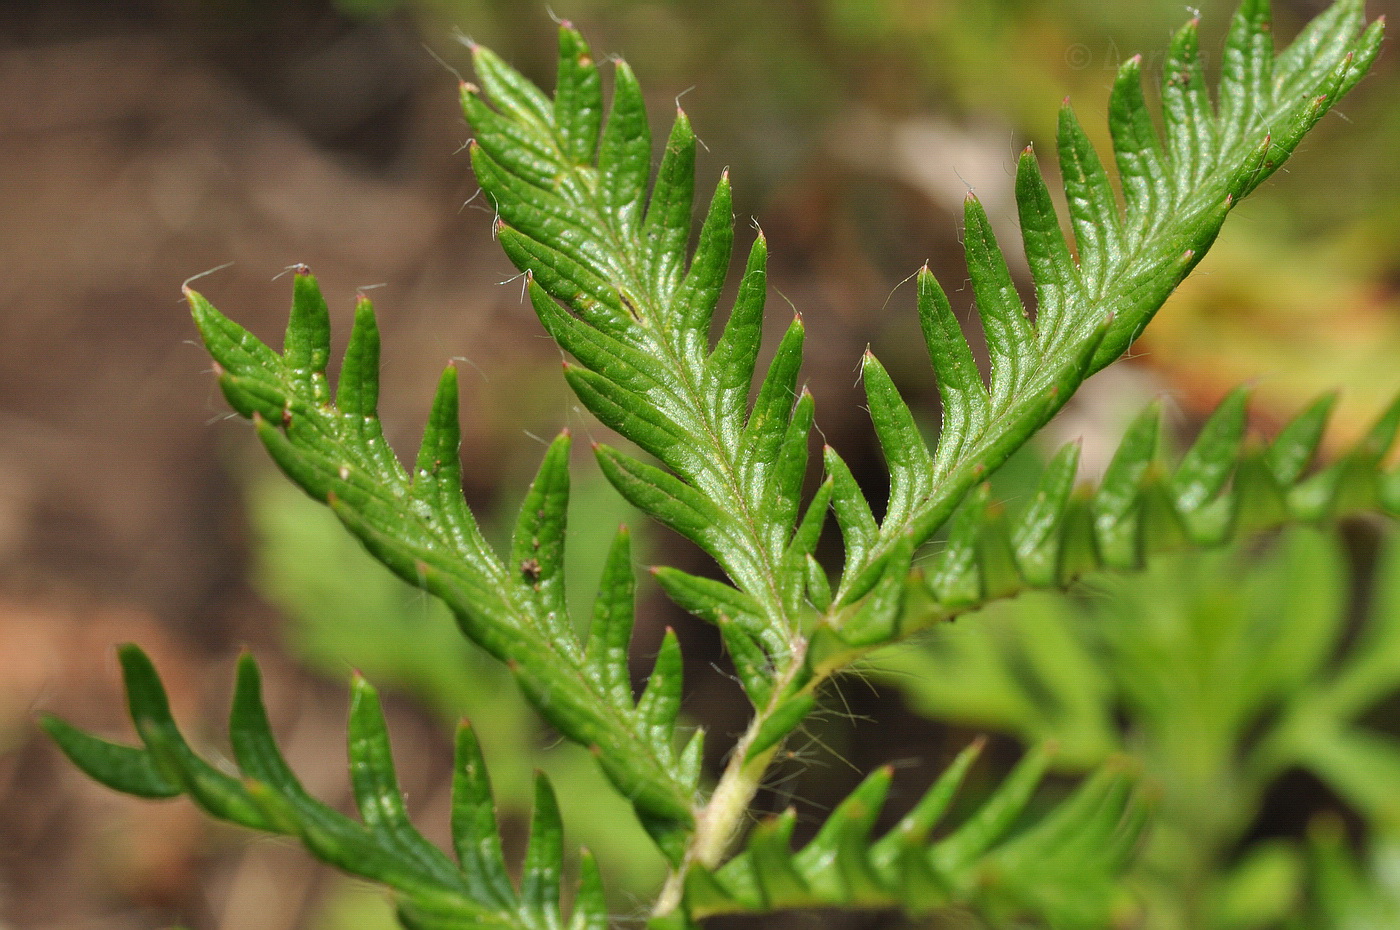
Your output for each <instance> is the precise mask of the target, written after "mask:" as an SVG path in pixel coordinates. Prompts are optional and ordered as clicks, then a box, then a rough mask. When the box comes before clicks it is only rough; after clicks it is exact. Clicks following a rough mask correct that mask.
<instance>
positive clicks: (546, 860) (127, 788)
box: [43, 646, 607, 930]
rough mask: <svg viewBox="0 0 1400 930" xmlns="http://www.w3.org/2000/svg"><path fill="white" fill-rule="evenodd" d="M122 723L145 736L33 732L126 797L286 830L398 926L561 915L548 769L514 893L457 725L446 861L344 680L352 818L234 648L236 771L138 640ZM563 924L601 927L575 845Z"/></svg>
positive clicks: (596, 889) (463, 928) (472, 745)
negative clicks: (188, 733) (273, 715)
mask: <svg viewBox="0 0 1400 930" xmlns="http://www.w3.org/2000/svg"><path fill="white" fill-rule="evenodd" d="M120 656H121V664H122V672H123V674H124V677H125V679H126V691H127V701H128V704H129V708H130V712H131V720H132V723H133V724H134V725H135V727H136V732H137V734H138V735H139V736H140V738H141V741H142V743H143V745H142V746H139V747H138V746H123V745H119V744H116V743H109V742H107V741H106V740H102V739H99V738H97V737H95V736H91V735H89V734H87V733H84V732H83V731H81V730H78V729H75V728H74V727H72V726H70V725H69V724H67V723H64V722H63V721H62V720H60V719H58V718H57V717H47V718H45V719H44V720H43V726H44V728H45V729H46V730H47V731H48V732H49V734H50V735H51V736H52V737H53V738H54V740H55V741H57V743H58V745H59V746H60V747H61V748H62V749H63V751H64V752H65V753H66V754H67V755H68V757H69V758H70V759H71V760H72V761H73V762H74V764H76V765H77V766H78V767H79V768H81V769H82V770H83V771H84V772H86V773H87V774H88V775H90V776H91V777H92V778H93V779H95V780H97V781H99V782H101V783H102V784H104V785H107V786H109V787H111V788H114V789H116V790H118V791H122V792H126V793H129V794H138V795H142V796H146V797H174V796H177V795H181V794H185V795H188V796H189V797H190V799H191V800H192V801H194V802H195V803H196V804H198V805H199V806H200V807H201V808H203V809H204V810H205V811H206V812H207V813H209V814H210V815H212V816H214V817H217V818H218V819H220V820H228V821H231V822H233V823H236V824H239V825H240V826H244V827H248V828H251V829H254V830H260V831H263V832H267V833H275V834H281V835H284V836H291V837H296V838H298V839H300V840H301V842H302V843H303V844H304V845H305V846H306V848H307V849H308V850H309V851H310V852H311V853H312V855H314V856H316V857H317V858H318V859H320V860H322V861H324V862H327V863H329V864H330V865H333V866H335V867H336V868H339V869H341V870H343V871H345V872H348V873H349V874H351V875H355V876H359V877H361V878H366V879H369V880H371V881H374V882H378V883H380V884H383V885H385V886H387V887H388V888H390V889H392V890H393V892H394V893H395V897H396V900H397V904H398V907H399V916H400V919H401V920H402V921H403V923H404V925H405V926H407V927H411V928H422V930H472V928H480V930H511V928H518V930H551V928H557V927H560V926H562V925H563V923H562V921H563V918H562V917H561V911H560V873H561V870H562V867H563V827H562V825H561V823H560V821H559V810H558V806H557V805H556V804H555V801H554V792H553V789H552V788H551V787H550V785H549V781H548V779H546V778H545V777H544V776H543V775H541V776H539V777H538V780H537V782H536V791H535V815H534V820H533V822H532V825H531V830H530V843H529V849H528V851H527V853H526V856H525V862H524V866H523V870H522V873H521V879H520V888H519V890H518V891H517V889H516V887H515V886H514V885H513V884H512V882H511V880H510V878H509V876H508V875H507V871H506V864H505V859H504V857H503V856H502V854H501V837H500V832H499V829H498V827H497V824H496V812H495V802H494V801H493V799H492V794H491V783H490V780H489V778H488V777H487V774H486V768H485V761H484V759H483V758H482V755H481V749H480V747H479V746H478V745H477V741H476V737H475V735H474V734H473V732H472V729H471V727H470V726H469V725H468V724H465V723H464V724H462V726H461V727H460V728H459V729H458V732H457V753H456V762H455V768H454V779H453V798H452V833H453V840H454V845H455V847H456V852H457V860H456V861H455V862H454V861H453V860H452V859H451V858H450V857H449V856H448V855H447V854H446V853H444V852H443V851H442V850H440V849H438V848H437V847H436V846H434V845H433V844H432V843H430V842H428V840H426V839H424V837H423V835H422V834H421V833H419V832H418V830H417V829H416V828H415V827H414V826H413V824H412V823H410V822H409V819H408V814H407V811H406V809H405V807H404V801H403V796H402V794H400V792H399V787H398V780H397V777H396V775H395V773H394V763H393V758H392V755H391V753H390V748H389V735H388V731H387V730H386V728H385V726H384V715H383V711H382V710H381V708H380V705H379V698H378V695H377V694H376V693H375V690H374V688H373V687H371V686H370V684H369V683H368V682H366V681H365V680H364V679H362V678H359V677H358V676H357V677H356V679H355V681H354V683H353V685H352V699H351V710H350V738H349V756H350V774H351V783H352V785H353V787H354V795H355V802H356V806H357V807H358V809H359V812H360V818H361V819H360V820H359V821H356V820H352V819H351V818H349V817H346V816H345V815H344V814H341V813H339V812H338V811H336V810H334V809H333V808H331V807H328V806H326V805H325V804H323V803H321V802H320V801H317V800H315V799H314V798H312V797H311V796H310V795H309V794H307V793H306V790H305V789H304V788H302V786H301V783H300V782H299V781H298V780H297V777H296V775H294V774H293V773H292V770H291V768H290V767H288V765H287V763H286V761H285V760H284V759H283V757H282V753H281V751H280V750H279V749H278V748H277V744H276V742H275V741H274V739H273V736H272V728H271V726H270V725H269V723H268V719H267V713H266V711H265V709H264V707H263V700H262V681H261V675H260V673H259V671H258V666H257V663H256V662H254V660H253V658H252V657H251V656H248V655H245V656H243V658H242V659H241V660H240V662H239V665H238V686H237V689H236V691H235V693H234V698H233V710H232V713H231V715H230V717H229V738H230V741H231V743H232V747H233V756H234V759H235V760H236V761H237V764H238V770H239V775H238V776H237V777H235V776H233V775H229V774H227V773H225V772H224V771H223V770H222V769H221V768H216V767H215V766H213V765H211V764H210V763H208V762H206V761H204V760H203V759H201V758H200V757H199V756H198V755H197V754H196V753H195V752H194V750H193V749H191V748H190V746H189V744H188V743H187V742H186V741H185V738H184V736H183V735H181V733H180V730H179V728H178V727H177V725H176V723H175V721H174V719H173V718H172V717H171V715H170V705H169V701H168V700H167V698H166V695H165V689H164V687H163V686H162V685H161V682H160V678H159V676H158V675H157V674H156V670H155V668H154V666H152V665H151V662H150V660H149V659H148V658H147V657H146V655H145V653H143V652H142V651H141V650H140V649H139V648H137V647H136V646H124V647H122V649H121V652H120ZM572 920H573V924H572V926H576V927H580V928H588V930H602V928H604V927H605V926H606V924H607V911H606V907H605V904H604V901H603V897H602V888H601V884H600V882H599V880H598V874H597V869H596V867H595V866H594V865H593V861H592V858H591V857H590V856H589V855H588V853H587V852H585V853H584V854H583V857H582V865H581V877H580V883H579V889H578V892H577V894H576V895H575V896H574V906H573V915H572Z"/></svg>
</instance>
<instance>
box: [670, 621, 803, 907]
mask: <svg viewBox="0 0 1400 930" xmlns="http://www.w3.org/2000/svg"><path fill="white" fill-rule="evenodd" d="M806 651H807V641H806V640H805V639H798V640H797V642H796V643H795V644H794V649H793V652H792V653H790V654H789V655H788V657H787V661H786V662H785V663H784V665H783V667H782V668H781V669H779V670H778V673H777V675H776V676H775V677H774V682H773V697H772V699H770V700H769V702H768V706H767V707H765V708H763V709H762V710H761V711H759V712H757V713H755V714H754V716H753V719H752V720H750V721H749V726H748V729H747V730H745V731H744V735H743V736H742V737H741V738H740V739H739V742H738V743H737V744H736V745H735V747H734V750H733V752H732V753H731V754H730V756H729V763H728V764H727V765H726V766H725V768H724V774H723V775H721V776H720V779H719V782H718V783H717V784H716V785H715V790H714V791H713V792H712V793H711V794H710V797H709V800H708V801H706V802H705V804H704V805H703V806H701V807H700V808H699V809H698V810H697V811H696V812H695V832H694V834H692V835H691V838H690V845H689V846H688V847H687V848H686V851H685V856H684V858H683V859H682V860H681V864H680V865H679V866H678V867H677V868H676V869H675V871H673V872H672V873H671V874H670V875H669V876H667V878H666V884H665V886H664V887H663V888H662V889H661V894H660V896H659V897H658V898H657V901H656V906H655V907H654V908H653V910H652V914H653V916H657V917H659V916H662V915H665V914H670V913H672V912H674V911H675V910H677V909H678V908H679V907H680V905H681V898H682V895H683V894H684V892H685V877H686V874H687V873H688V872H689V871H690V868H691V867H692V866H695V865H698V866H701V867H702V868H706V869H712V868H714V867H715V866H717V865H719V863H720V860H721V859H722V858H723V856H724V854H725V852H726V851H727V850H728V849H729V846H730V844H731V843H732V842H733V841H734V837H735V836H736V835H737V834H738V832H739V828H740V827H741V826H742V824H743V821H744V818H745V815H746V814H748V812H749V809H750V806H751V804H752V803H753V798H754V795H755V794H757V793H758V789H759V787H760V786H761V785H762V783H763V776H764V774H765V773H766V772H767V771H768V766H769V765H770V764H772V761H773V758H774V757H775V756H776V755H777V754H778V751H779V750H780V749H781V748H782V745H783V744H782V740H779V741H778V742H777V743H775V744H774V745H772V746H770V747H769V748H768V749H765V750H764V751H763V752H761V753H759V754H757V755H755V756H754V757H753V758H752V759H750V758H748V755H749V747H750V746H752V745H753V743H754V740H755V739H757V738H758V735H759V731H760V730H761V729H762V727H763V724H764V723H765V722H766V721H767V720H768V718H769V717H770V716H771V715H772V714H773V713H774V712H775V711H776V710H777V709H778V708H779V707H780V706H782V705H783V704H784V703H786V702H787V701H788V700H791V698H792V697H793V695H792V694H790V693H788V688H789V687H790V686H791V684H792V682H793V680H794V679H795V678H796V677H797V676H798V675H799V674H801V673H802V672H803V666H804V661H805V659H806ZM820 681H821V679H820V678H813V679H812V680H811V681H808V682H807V683H806V684H805V685H804V686H803V689H802V690H811V689H814V688H816V687H817V685H818V684H820Z"/></svg>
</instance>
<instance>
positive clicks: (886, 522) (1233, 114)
mask: <svg viewBox="0 0 1400 930" xmlns="http://www.w3.org/2000/svg"><path fill="white" fill-rule="evenodd" d="M1197 25H1198V24H1197V22H1196V21H1195V20H1192V21H1191V22H1190V23H1188V24H1187V25H1186V26H1185V27H1184V28H1183V29H1182V30H1181V31H1180V32H1179V33H1178V34H1177V36H1176V38H1175V40H1174V41H1173V43H1172V46H1171V50H1170V53H1169V55H1168V58H1167V67H1166V71H1165V74H1164V76H1163V80H1162V109H1163V116H1164V122H1165V138H1162V137H1160V136H1159V134H1158V131H1157V129H1156V127H1155V122H1154V118H1153V116H1152V114H1151V113H1150V112H1149V110H1148V108H1147V105H1146V103H1145V102H1144V94H1143V86H1142V81H1143V76H1142V60H1141V58H1140V57H1134V58H1132V59H1129V60H1128V61H1127V62H1126V63H1125V64H1124V65H1123V67H1122V68H1121V69H1120V71H1119V73H1118V77H1117V80H1116V82H1115V84H1114V87H1113V92H1112V97H1111V102H1110V107H1109V128H1110V130H1111V135H1112V139H1113V155H1114V160H1115V162H1116V167H1117V169H1118V176H1119V178H1120V179H1121V181H1122V196H1123V201H1124V204H1125V208H1124V209H1123V210H1121V211H1120V209H1119V206H1118V201H1117V198H1116V196H1115V194H1114V190H1113V188H1112V186H1111V185H1110V182H1109V180H1108V175H1107V173H1106V171H1105V170H1104V167H1103V165H1102V163H1101V162H1100V161H1099V157H1098V155H1097V153H1096V152H1095V151H1094V148H1093V146H1092V145H1091V143H1090V142H1089V140H1088V137H1087V136H1086V134H1085V133H1084V130H1083V129H1082V128H1081V127H1080V125H1079V122H1078V120H1077V119H1076V117H1075V115H1074V111H1073V110H1072V109H1071V108H1070V107H1069V105H1068V104H1066V105H1065V107H1064V108H1063V109H1062V110H1061V113H1060V132H1059V162H1060V174H1061V177H1062V180H1063V182H1064V186H1065V193H1066V196H1067V200H1068V203H1069V219H1070V225H1071V226H1072V228H1073V230H1074V236H1075V246H1076V252H1077V256H1074V257H1072V255H1071V251H1070V247H1069V244H1068V243H1067V242H1066V240H1065V238H1064V236H1063V234H1062V232H1061V230H1060V220H1059V217H1058V216H1057V214H1056V211H1055V208H1054V206H1053V202H1052V201H1051V198H1050V194H1049V190H1048V188H1047V186H1046V183H1045V180H1044V178H1043V177H1042V176H1041V172H1040V166H1039V163H1038V161H1037V159H1036V157H1035V154H1034V152H1033V151H1032V150H1031V149H1029V148H1028V149H1027V150H1026V151H1025V152H1024V153H1023V154H1022V156H1021V159H1020V162H1019V165H1018V167H1017V175H1016V201H1017V206H1018V210H1019V213H1020V220H1021V230H1022V239H1023V241H1024V244H1025V250H1026V256H1027V260H1028V262H1029V264H1030V268H1031V275H1032V278H1033V280H1034V283H1035V290H1036V298H1037V304H1038V306H1037V310H1036V314H1035V317H1034V320H1031V319H1030V317H1029V315H1028V313H1027V311H1026V308H1025V307H1024V306H1023V305H1022V303H1021V301H1020V298H1019V297H1018V296H1017V293H1016V290H1015V289H1014V288H1013V287H1012V284H1011V279H1010V276H1009V274H1008V272H1007V268H1006V261H1005V259H1004V258H1003V257H1002V254H1001V251H1000V249H999V247H998V246H997V243H996V241H995V237H994V236H993V234H992V231H991V226H990V224H989V222H988V220H987V216H986V213H985V211H984V210H983V209H982V206H981V204H980V203H979V202H978V201H977V199H976V197H974V196H971V195H970V196H969V197H968V200H967V204H966V211H965V243H966V253H967V265H968V273H969V275H970V277H971V280H972V290H973V294H974V297H975V300H976V305H977V312H978V316H979V318H980V320H981V325H982V330H983V334H984V335H985V337H986V344H987V349H988V353H989V355H990V359H991V376H990V379H989V380H990V383H989V384H987V385H985V386H984V385H983V383H982V380H981V378H980V376H979V375H978V373H977V370H976V368H975V367H974V366H973V365H972V359H971V355H970V353H969V352H968V351H967V349H966V347H965V344H964V342H963V339H962V333H961V330H960V328H959V325H958V322H957V320H956V317H955V316H954V314H953V311H952V308H951V306H950V304H949V301H948V299H947V297H946V296H945V294H944V293H943V290H942V289H941V288H940V287H939V286H938V283H937V282H936V281H935V280H934V278H933V276H932V275H931V274H930V273H928V271H927V269H925V270H924V271H923V272H922V273H921V274H920V276H919V288H918V299H919V314H920V318H921V320H922V322H923V326H924V334H925V338H926V340H927V342H928V348H929V354H930V357H931V358H932V360H933V366H934V369H935V371H936V373H937V375H938V380H939V387H940V390H941V393H942V399H943V428H942V431H941V433H940V434H939V437H938V442H937V444H936V447H935V449H934V450H933V451H932V452H928V451H925V450H924V444H923V441H922V439H921V438H919V437H918V436H917V435H916V434H912V433H911V432H910V431H909V430H908V429H907V428H899V427H898V424H901V423H904V422H907V421H908V420H909V415H908V411H907V408H905V407H904V404H903V402H902V401H901V400H900V399H899V397H898V394H897V393H896V392H895V391H894V389H893V387H892V386H891V385H890V384H889V380H888V377H887V376H886V375H885V374H884V371H883V369H882V368H881V367H880V365H879V363H878V362H877V361H875V359H874V358H873V356H869V355H867V357H866V363H865V376H866V385H867V395H868V397H869V399H870V408H871V412H872V416H873V417H875V420H876V429H877V432H878V433H879V435H880V441H881V444H882V446H883V447H884V451H885V456H886V458H887V460H888V461H889V462H890V467H891V472H892V477H893V479H894V480H893V481H892V487H891V492H890V500H889V504H888V507H887V511H886V514H885V517H884V519H883V521H882V522H881V524H880V526H879V529H878V532H877V534H876V536H875V538H874V539H873V540H872V539H871V538H870V532H869V530H868V528H866V527H865V526H863V525H860V521H859V520H858V521H857V523H856V524H852V523H851V521H850V520H847V519H842V520H841V525H842V529H843V531H844V532H845V534H846V538H847V540H848V547H847V548H848V558H847V562H846V566H845V570H844V573H843V576H842V582H841V585H840V588H839V590H838V592H837V595H836V597H837V603H838V605H850V604H854V603H855V602H856V601H857V600H858V599H859V598H861V597H863V596H865V595H866V594H867V593H868V592H869V591H870V590H871V589H872V588H873V587H875V586H876V585H877V584H878V583H879V580H880V578H882V577H883V576H884V575H885V573H886V569H885V565H884V562H885V561H886V560H887V559H890V558H891V556H892V553H893V552H894V550H895V549H896V548H897V547H898V546H900V545H901V540H902V539H903V537H905V536H906V535H907V534H911V533H912V534H913V536H914V540H915V542H916V544H917V543H922V542H924V541H925V540H927V539H928V538H929V537H930V536H931V535H932V534H933V533H934V532H935V531H937V530H938V529H939V528H940V527H942V526H943V525H944V523H945V522H946V521H947V520H948V519H949V517H950V516H951V515H952V513H953V511H954V510H955V509H957V507H958V506H959V505H960V504H961V503H962V501H963V500H964V498H965V497H966V496H967V495H968V493H969V492H970V491H971V489H972V488H974V487H975V486H976V484H977V483H978V482H979V481H981V480H982V479H983V478H984V477H985V476H986V475H988V474H989V473H990V472H991V471H993V470H994V469H996V468H997V467H998V466H1000V465H1001V463H1002V462H1004V461H1005V460H1006V458H1007V456H1009V455H1010V454H1011V453H1012V452H1013V451H1014V450H1015V449H1016V448H1018V447H1019V446H1020V445H1021V443H1023V442H1024V441H1025V440H1026V439H1027V438H1028V437H1029V436H1030V435H1032V434H1033V433H1034V432H1035V431H1036V430H1038V429H1039V428H1040V427H1041V426H1042V425H1044V423H1045V422H1046V421H1047V420H1048V419H1049V418H1050V417H1051V416H1052V415H1053V414H1054V413H1055V412H1056V411H1057V410H1058V409H1059V408H1060V407H1061V406H1062V405H1063V404H1064V402H1065V401H1066V400H1067V399H1068V398H1069V397H1070V395H1071V394H1073V393H1074V391H1075V389H1076V388H1077V387H1078V386H1079V384H1080V383H1081V382H1082V381H1083V380H1084V379H1085V378H1087V377H1088V376H1089V375H1091V374H1093V373H1094V372H1096V371H1098V370H1099V369H1101V368H1103V367H1104V366H1106V365H1108V364H1109V363H1111V362H1112V361H1114V360H1115V359H1117V358H1118V357H1119V356H1120V355H1122V353H1123V352H1124V351H1125V350H1126V349H1127V348H1128V346H1129V345H1130V344H1131V343H1132V341H1133V340H1134V339H1135V338H1136V337H1137V335H1138V334H1139V333H1140V332H1141V331H1142V330H1143V328H1144V327H1145V326H1146V325H1147V323H1148V321H1149V320H1151V318H1152V316H1153V315H1154V314H1155V313H1156V312H1157V310H1158V309H1159V308H1160V307H1161V305H1162V303H1163V302H1164V301H1165V300H1166V298H1167V297H1168V295H1170V294H1171V292H1172V290H1173V289H1174V288H1175V287H1176V286H1177V284H1178V283H1180V281H1181V280H1182V278H1184V277H1185V276H1186V275H1187V274H1188V273H1189V272H1190V271H1191V269H1192V268H1194V267H1195V266H1196V264H1197V263H1198V262H1199V261H1200V260H1201V258H1202V257H1203V256H1204V255H1205V252H1206V250H1207V249H1208V248H1209V247H1210V245H1211V243H1212V242H1213V241H1214V239H1215V236H1216V234H1217V233H1218V232H1219V230H1220V227H1221V224H1222V223H1223V222H1224V221H1225V218H1226V216H1227V215H1228V214H1229V212H1230V210H1231V209H1232V208H1233V206H1234V205H1235V204H1237V203H1238V202H1239V200H1240V199H1241V198H1242V197H1244V196H1245V195H1247V194H1248V193H1250V192H1251V191H1253V190H1254V189H1255V188H1257V187H1258V186H1259V185H1260V184H1261V183H1262V182H1263V181H1264V180H1265V179H1266V178H1267V177H1268V176H1269V175H1271V174H1272V173H1273V172H1274V171H1276V170H1278V168H1279V166H1280V165H1282V164H1283V162H1284V161H1285V160H1286V159H1287V158H1288V157H1289V156H1290V155H1291V154H1292V153H1293V151H1294V149H1295V148H1296V147H1297V145H1298V143H1299V142H1300V141H1301V139H1302V138H1303V136H1304V135H1305V134H1306V133H1307V131H1308V130H1309V129H1311V128H1312V127H1313V126H1314V125H1315V124H1316V123H1317V121H1318V120H1319V119H1321V118H1322V116H1323V115H1324V114H1325V113H1326V112H1327V111H1328V110H1329V109H1330V108H1331V107H1332V106H1333V105H1334V104H1335V103H1336V102H1337V100H1338V99H1340V97H1341V96H1342V95H1343V94H1345V93H1346V92H1347V91H1348V90H1350V89H1351V87H1352V86H1353V85H1354V84H1355V83H1356V82H1357V81H1358V80H1360V78H1361V77H1362V75H1364V74H1365V72H1366V70H1367V69H1368V68H1369V67H1370V65H1371V63H1372V62H1373V61H1374V59H1375V56H1376V54H1377V52H1378V50H1379V47H1380V40H1381V34H1382V30H1383V24H1382V23H1381V22H1379V21H1377V22H1375V23H1372V24H1371V25H1370V26H1369V27H1366V28H1364V29H1363V26H1364V25H1365V20H1364V12H1363V4H1362V3H1361V2H1358V0H1340V2H1338V3H1336V4H1335V5H1334V6H1332V7H1331V8H1330V9H1329V10H1328V11H1327V12H1325V13H1323V14H1322V15H1321V16H1319V17H1318V18H1317V19H1316V20H1314V21H1313V22H1312V23H1311V24H1310V25H1309V26H1308V27H1307V29H1306V30H1305V31H1304V32H1303V33H1302V35H1300V36H1299V37H1298V38H1297V39H1296V40H1295V41H1294V43H1293V44H1292V45H1291V46H1289V47H1288V49H1286V50H1285V51H1283V52H1281V53H1279V54H1278V56H1277V58H1275V56H1274V52H1273V43H1272V36H1271V33H1270V14H1269V6H1268V3H1267V2H1266V0H1245V2H1244V4H1243V6H1242V7H1241V8H1240V10H1239V12H1238V13H1237V14H1236V16H1235V20H1234V23H1233V25H1232V27H1231V30H1230V35H1229V38H1228V40H1227V45H1226V50H1225V56H1224V61H1225V65H1224V71H1223V75H1222V78H1221V87H1220V90H1219V100H1218V105H1217V106H1216V107H1212V106H1211V103H1210V99H1209V94H1208V93H1207V91H1206V89H1205V84H1204V79H1203V77H1202V66H1201V53H1200V50H1199V43H1198V39H1197ZM840 516H841V514H840V511H838V517H840ZM843 622H844V621H843V620H842V619H841V618H836V619H835V620H834V621H833V625H834V626H840V625H842V623H843Z"/></svg>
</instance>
